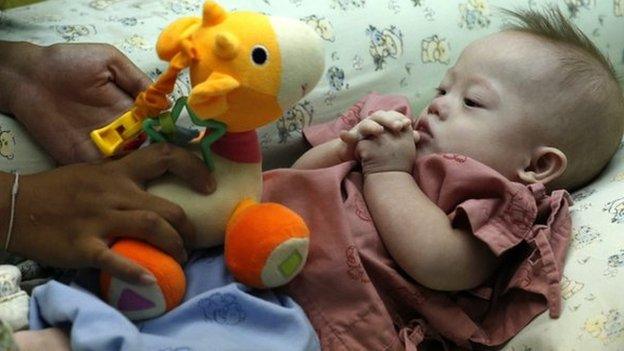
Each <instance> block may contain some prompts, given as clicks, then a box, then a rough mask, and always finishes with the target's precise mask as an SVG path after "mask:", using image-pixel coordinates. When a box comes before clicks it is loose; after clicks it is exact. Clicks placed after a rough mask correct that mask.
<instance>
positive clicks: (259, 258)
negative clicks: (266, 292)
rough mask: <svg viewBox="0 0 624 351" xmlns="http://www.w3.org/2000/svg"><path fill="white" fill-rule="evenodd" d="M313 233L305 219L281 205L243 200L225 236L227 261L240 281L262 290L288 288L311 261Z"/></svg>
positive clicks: (230, 221) (231, 219) (229, 223)
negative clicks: (308, 260) (309, 255)
mask: <svg viewBox="0 0 624 351" xmlns="http://www.w3.org/2000/svg"><path fill="white" fill-rule="evenodd" d="M309 242H310V241H309V230H308V227H307V226H306V224H305V223H304V221H303V219H302V218H301V217H300V216H299V215H298V214H296V213H295V212H293V211H292V210H290V209H289V208H287V207H285V206H283V205H280V204H277V203H256V202H254V201H253V200H249V199H247V200H243V201H242V202H241V203H240V204H239V205H238V207H237V208H236V210H235V211H234V213H233V214H232V217H231V218H230V220H229V222H228V225H227V228H226V234H225V260H226V263H227V266H228V268H229V269H230V271H231V272H232V274H234V276H235V277H236V279H238V280H239V281H241V282H242V283H245V284H247V285H251V286H254V287H258V288H272V287H276V286H280V285H284V284H286V283H288V282H289V281H290V280H292V279H293V278H294V277H295V276H296V275H297V274H298V273H299V272H301V270H302V269H303V265H304V264H305V261H306V259H307V257H308V247H309Z"/></svg>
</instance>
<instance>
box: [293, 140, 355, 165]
mask: <svg viewBox="0 0 624 351" xmlns="http://www.w3.org/2000/svg"><path fill="white" fill-rule="evenodd" d="M347 153H348V150H347V145H346V144H345V143H344V142H342V140H340V139H333V140H330V141H328V142H326V143H323V144H321V145H318V146H315V147H313V148H311V149H310V150H308V151H306V153H305V154H303V155H302V156H301V157H299V159H297V161H295V163H294V164H293V165H292V168H296V169H317V168H325V167H330V166H334V165H337V164H339V163H342V162H345V161H348V160H349V159H352V158H349V157H348V154H347Z"/></svg>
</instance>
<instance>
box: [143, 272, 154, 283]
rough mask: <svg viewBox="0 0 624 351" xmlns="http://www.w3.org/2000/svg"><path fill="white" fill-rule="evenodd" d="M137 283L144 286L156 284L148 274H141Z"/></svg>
mask: <svg viewBox="0 0 624 351" xmlns="http://www.w3.org/2000/svg"><path fill="white" fill-rule="evenodd" d="M139 281H140V282H141V284H145V285H150V284H156V277H154V276H153V275H151V274H149V273H143V274H141V277H140V278H139Z"/></svg>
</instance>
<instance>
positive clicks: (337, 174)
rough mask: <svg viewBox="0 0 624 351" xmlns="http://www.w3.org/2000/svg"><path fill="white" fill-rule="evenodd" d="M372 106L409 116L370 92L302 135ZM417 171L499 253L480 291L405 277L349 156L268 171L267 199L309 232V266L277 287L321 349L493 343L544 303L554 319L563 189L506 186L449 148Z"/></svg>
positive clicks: (333, 130) (333, 128) (565, 223)
mask: <svg viewBox="0 0 624 351" xmlns="http://www.w3.org/2000/svg"><path fill="white" fill-rule="evenodd" d="M377 110H396V111H399V112H402V113H404V114H406V115H408V116H409V115H410V114H411V111H410V107H409V103H408V101H407V100H406V99H404V98H402V97H398V96H381V95H378V94H371V95H369V96H367V97H365V98H364V99H362V100H361V101H359V102H358V103H357V104H356V105H354V106H353V107H352V108H351V109H349V110H348V111H347V112H346V113H345V114H344V115H342V116H341V117H340V118H339V119H338V120H336V121H332V122H330V123H325V124H322V125H318V126H314V127H311V128H309V129H307V130H305V131H304V133H305V135H306V137H307V139H308V140H309V141H310V143H311V144H312V145H318V144H320V143H322V142H325V141H328V140H331V139H333V138H336V137H337V136H338V133H339V131H341V130H344V129H349V128H351V127H352V126H354V125H355V124H356V123H358V122H359V121H360V120H361V119H363V118H366V117H367V116H368V115H370V114H371V113H372V112H375V111H377ZM413 176H414V178H415V180H416V182H417V183H418V185H419V186H420V187H421V189H422V190H423V191H424V192H425V194H427V196H428V197H429V199H431V201H433V202H434V203H435V204H437V205H438V206H439V207H440V208H441V209H442V210H444V211H445V212H446V213H447V214H448V217H449V219H450V220H451V221H452V223H453V224H454V225H460V224H463V225H467V226H469V228H470V229H471V231H472V233H473V234H474V235H475V236H477V237H478V238H479V239H480V240H482V241H483V242H484V243H486V244H487V245H488V247H489V248H490V249H491V250H492V252H494V253H495V254H496V255H497V256H500V257H501V258H502V260H503V261H502V262H503V263H502V264H501V265H500V268H499V269H498V270H497V272H496V274H494V275H493V276H492V277H491V279H489V280H488V281H487V282H486V283H484V284H483V285H482V286H480V287H478V288H476V289H473V290H470V291H460V292H454V293H445V292H439V291H434V290H431V289H427V288H425V287H423V286H421V285H419V284H418V283H416V282H415V281H414V280H413V279H411V278H410V277H409V276H408V275H407V274H405V273H404V272H403V271H402V270H401V269H400V268H399V266H398V265H397V264H396V263H395V262H394V261H393V260H392V258H391V257H390V255H389V254H388V252H387V251H386V250H385V248H384V245H383V243H382V241H381V238H380V237H379V235H378V233H377V231H376V229H375V226H374V224H373V222H372V219H371V216H370V214H369V212H368V209H367V207H366V203H365V202H364V198H363V196H362V175H361V173H359V172H358V168H357V164H356V163H355V162H345V163H343V164H339V165H336V166H333V167H329V168H325V169H317V170H295V169H279V170H274V171H269V172H266V173H265V174H264V182H265V183H264V184H265V185H264V195H263V200H265V201H275V202H279V203H283V204H285V205H286V206H288V207H290V208H291V209H293V210H295V211H297V212H298V213H300V214H301V215H302V216H303V217H304V219H305V220H306V221H307V223H308V225H309V227H310V230H311V248H310V255H309V259H308V263H307V264H306V266H305V268H304V270H303V272H302V273H301V274H300V275H299V276H298V277H297V278H295V280H293V281H292V282H291V284H289V285H288V286H287V287H286V288H285V290H286V292H287V293H289V294H290V295H291V296H292V297H293V298H294V299H295V300H296V301H297V302H298V303H299V304H301V306H302V307H303V309H304V310H305V312H306V313H307V315H308V317H309V318H310V320H311V322H312V324H313V326H314V328H315V330H316V331H317V333H318V335H319V338H320V340H321V345H322V347H323V349H325V350H395V349H407V350H417V347H418V345H419V344H420V343H422V342H423V341H432V342H435V340H438V341H440V342H442V343H443V344H445V345H449V344H452V343H455V344H457V345H459V346H462V347H466V348H472V347H473V346H475V345H479V344H481V345H501V344H503V343H504V342H505V341H507V340H508V339H510V338H511V337H513V336H514V335H516V334H517V333H518V331H520V330H521V329H522V328H523V327H524V326H526V325H527V324H528V323H529V322H530V321H531V320H532V319H533V318H534V317H536V316H537V315H539V314H540V313H542V312H543V311H544V310H546V309H549V312H550V316H551V317H558V316H559V314H560V313H561V292H560V285H559V283H560V280H561V277H562V271H563V264H564V259H565V254H566V250H567V247H568V243H569V240H570V214H569V211H568V207H569V205H570V203H571V202H570V199H569V196H568V194H567V192H565V191H554V192H552V194H550V195H548V194H547V193H546V191H545V189H544V187H543V186H541V185H532V186H525V185H522V184H520V183H514V182H511V181H509V180H507V179H506V178H504V177H503V176H502V175H500V174H499V173H497V172H496V171H494V170H492V169H491V168H489V167H487V166H485V165H483V164H481V163H479V162H476V161H474V160H472V159H470V158H467V157H465V156H461V155H455V154H440V155H432V156H428V157H424V158H421V159H419V160H418V162H417V163H416V166H415V167H414V172H413ZM449 341H450V343H449Z"/></svg>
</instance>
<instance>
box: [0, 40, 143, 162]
mask: <svg viewBox="0 0 624 351" xmlns="http://www.w3.org/2000/svg"><path fill="white" fill-rule="evenodd" d="M0 44H1V45H0V51H2V50H5V53H4V54H0V56H2V57H1V58H2V59H3V60H4V63H2V64H1V65H2V66H4V77H3V78H4V79H3V81H2V83H0V85H2V87H1V88H0V89H3V91H4V92H5V93H6V94H7V95H8V98H7V99H6V101H5V104H6V107H5V109H7V110H8V111H5V112H9V113H12V114H13V115H15V117H16V118H17V120H19V121H20V122H21V123H22V124H23V125H24V126H25V127H26V129H27V130H28V132H29V133H30V134H31V135H32V136H33V137H34V139H35V140H37V141H38V142H39V143H40V144H41V145H42V146H43V148H44V149H45V150H46V151H47V152H48V153H49V154H50V155H51V156H52V157H53V158H54V159H55V160H56V161H58V162H59V163H61V164H68V163H75V162H83V161H91V160H96V159H99V158H101V156H100V154H99V152H98V150H97V149H96V147H95V145H94V144H93V143H92V141H91V139H90V137H89V133H90V132H91V131H92V130H93V129H97V128H99V127H101V126H103V125H105V124H107V123H108V122H110V121H112V120H113V119H115V118H116V117H117V116H119V115H121V114H122V113H123V112H125V111H127V110H128V109H129V108H130V107H131V106H132V104H133V102H134V98H135V97H136V96H137V95H138V94H139V93H140V92H141V91H142V90H144V89H146V88H147V87H148V85H149V84H150V83H151V82H150V80H149V78H148V77H147V76H146V75H145V74H144V73H143V72H141V70H140V69H139V68H137V67H136V66H135V65H134V64H133V63H132V62H131V61H130V60H129V59H128V58H127V57H126V56H124V55H123V54H122V53H121V52H120V51H119V50H117V49H116V48H114V47H113V46H111V45H107V44H54V45H51V46H47V47H40V46H36V45H32V44H27V43H10V44H11V45H9V44H7V43H0ZM0 71H1V70H0ZM0 93H1V92H0ZM0 95H2V94H0ZM0 107H2V106H0Z"/></svg>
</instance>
